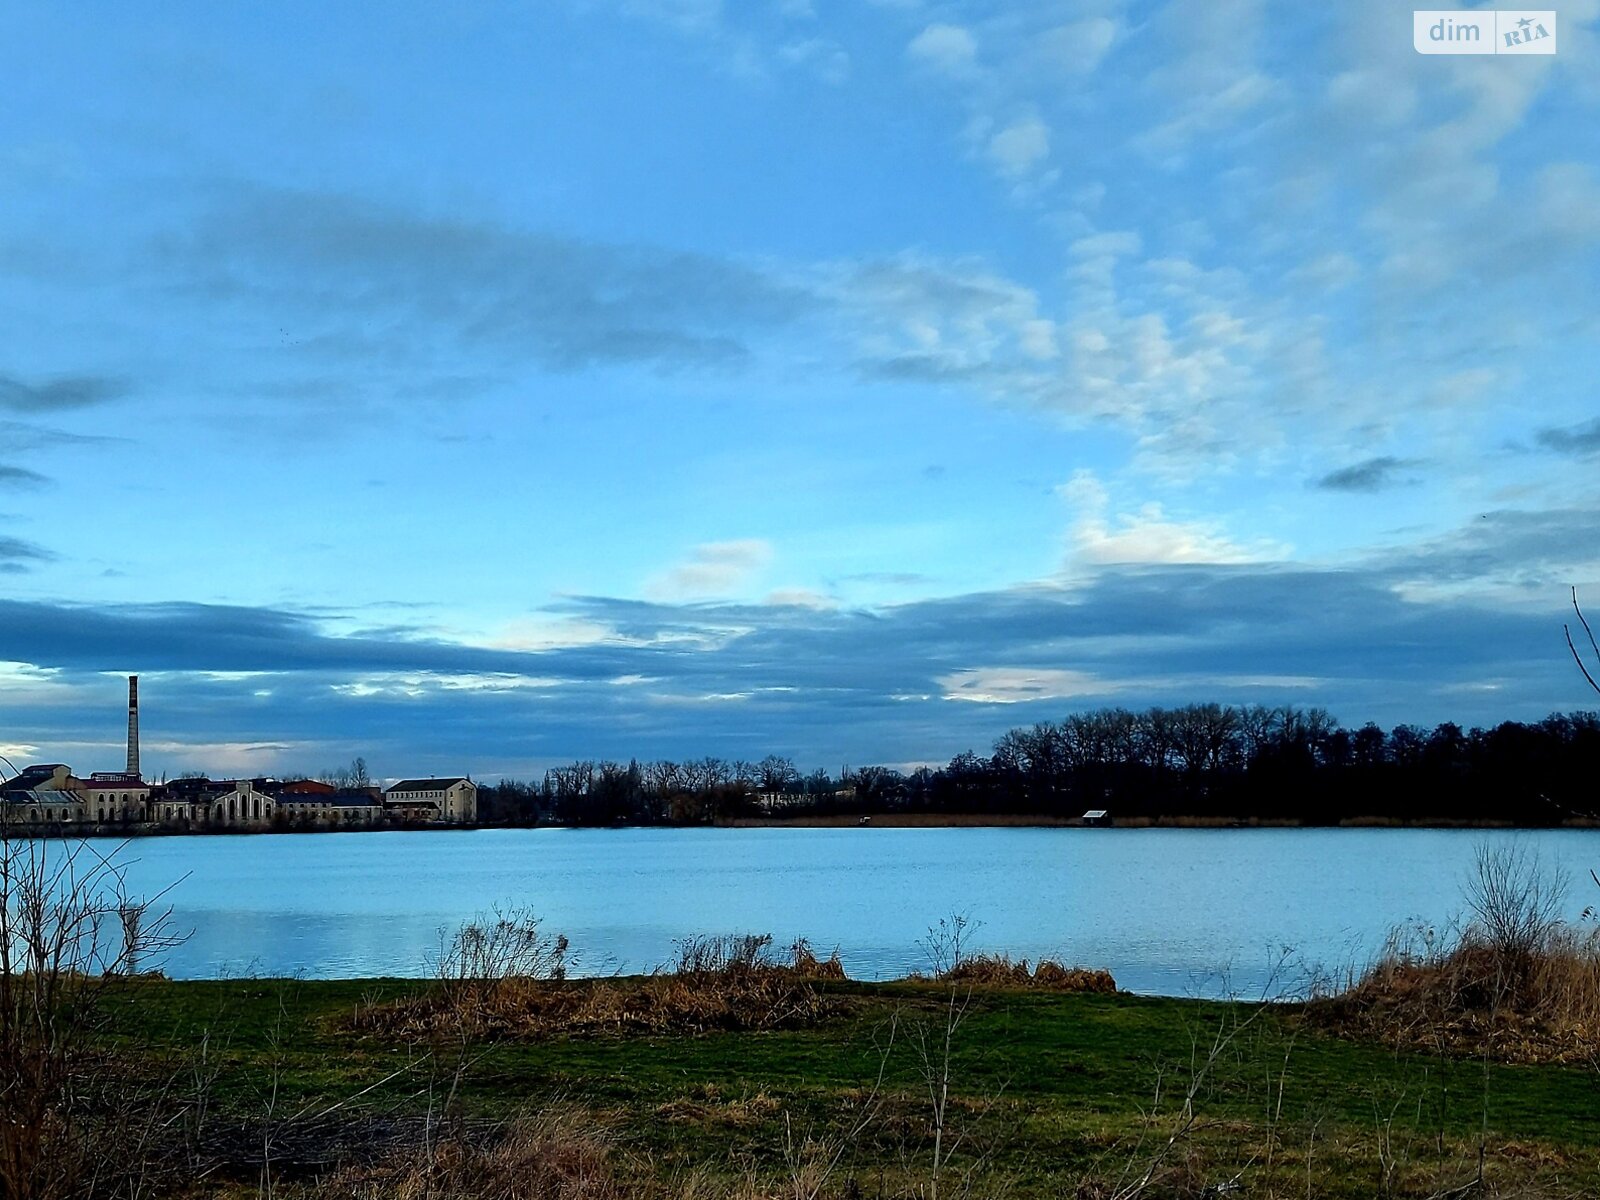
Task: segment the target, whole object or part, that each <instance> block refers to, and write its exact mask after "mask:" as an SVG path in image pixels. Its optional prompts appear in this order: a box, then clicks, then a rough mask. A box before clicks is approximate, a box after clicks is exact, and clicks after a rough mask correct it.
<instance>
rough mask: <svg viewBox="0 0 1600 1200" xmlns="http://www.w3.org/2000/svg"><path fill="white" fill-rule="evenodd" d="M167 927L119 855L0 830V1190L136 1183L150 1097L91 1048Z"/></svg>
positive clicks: (34, 1193)
mask: <svg viewBox="0 0 1600 1200" xmlns="http://www.w3.org/2000/svg"><path fill="white" fill-rule="evenodd" d="M170 924H171V915H170V911H165V910H157V909H156V908H154V906H153V904H152V902H151V901H149V900H146V899H140V898H135V897H133V896H131V895H130V894H129V892H128V888H127V879H126V866H125V865H124V864H123V863H121V862H120V861H119V859H118V857H117V854H116V852H113V853H111V854H105V853H102V852H101V851H100V850H98V849H96V848H95V847H94V845H93V844H92V843H88V842H80V843H78V844H76V845H73V844H70V843H64V842H58V841H51V840H46V839H42V838H41V839H33V838H16V837H12V836H10V834H9V831H7V830H5V829H4V828H0V1106H3V1108H4V1113H5V1119H4V1120H0V1196H5V1197H7V1198H8V1200H49V1198H52V1197H57V1196H63V1197H64V1196H75V1197H76V1196H85V1195H93V1194H95V1193H96V1192H97V1191H99V1192H109V1191H110V1190H111V1189H112V1188H113V1187H116V1188H117V1189H118V1190H120V1191H122V1192H123V1194H130V1193H132V1194H137V1193H138V1192H139V1190H140V1189H141V1188H142V1186H143V1180H142V1176H141V1172H140V1164H141V1163H142V1161H143V1159H144V1157H145V1155H144V1154H143V1153H142V1151H143V1149H144V1145H143V1142H144V1140H145V1139H147V1138H148V1136H149V1135H150V1132H151V1129H150V1116H149V1114H150V1111H151V1108H152V1101H153V1098H152V1096H151V1094H150V1091H151V1089H150V1087H149V1086H147V1084H148V1081H146V1080H144V1079H141V1078H139V1077H138V1076H137V1074H136V1073H134V1072H131V1071H129V1070H128V1069H126V1067H125V1066H124V1064H122V1063H120V1062H119V1061H118V1060H116V1059H114V1058H112V1057H111V1056H109V1055H107V1054H105V1053H104V1052H101V1051H97V1050H96V1049H95V1047H94V1046H93V1045H92V1040H93V1038H94V1035H95V1034H96V1033H97V1032H98V1031H99V1030H100V1029H101V1028H102V1026H103V1025H104V1023H105V1020H106V1012H107V1003H106V1002H107V1000H108V998H109V996H110V994H111V991H112V989H113V988H115V987H119V986H136V983H134V982H133V981H132V979H131V976H132V974H133V972H134V971H135V970H136V969H137V967H138V966H139V964H140V963H141V961H142V960H143V959H145V958H146V957H147V956H149V955H151V954H154V953H156V952H159V951H160V950H163V949H166V948H170V947H171V946H173V945H175V944H176V943H177V941H178V940H179V939H177V938H176V937H174V936H173V935H172V934H171V932H170Z"/></svg>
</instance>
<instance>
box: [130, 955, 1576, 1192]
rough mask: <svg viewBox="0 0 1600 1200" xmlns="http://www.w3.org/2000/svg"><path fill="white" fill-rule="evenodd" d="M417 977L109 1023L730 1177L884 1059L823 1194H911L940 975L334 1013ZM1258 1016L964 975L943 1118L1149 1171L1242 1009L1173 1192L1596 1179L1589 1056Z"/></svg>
mask: <svg viewBox="0 0 1600 1200" xmlns="http://www.w3.org/2000/svg"><path fill="white" fill-rule="evenodd" d="M419 986H423V985H420V984H417V983H412V982H406V981H392V980H391V981H365V982H297V981H238V982H203V983H168V982H149V983H140V984H138V985H136V986H135V987H133V988H132V989H131V990H130V991H129V993H128V994H127V995H126V997H124V998H122V999H120V1000H119V1002H118V1005H117V1007H116V1009H115V1011H114V1023H113V1027H112V1029H111V1030H110V1031H109V1032H108V1034H107V1036H108V1038H111V1039H112V1040H114V1041H116V1042H118V1043H120V1044H123V1045H125V1046H129V1047H142V1049H141V1050H140V1052H141V1053H153V1054H154V1055H155V1056H156V1057H158V1058H159V1057H163V1056H165V1057H168V1058H170V1059H181V1058H183V1057H184V1056H190V1057H192V1056H193V1055H194V1053H195V1048H196V1047H197V1046H199V1045H200V1044H201V1042H202V1039H204V1041H205V1044H206V1046H207V1055H208V1061H210V1062H212V1063H214V1064H216V1065H218V1067H219V1068H220V1070H219V1073H218V1075H217V1078H216V1082H215V1085H214V1088H213V1098H214V1101H215V1103H216V1104H217V1105H218V1106H219V1107H220V1108H221V1109H223V1110H224V1111H226V1112H228V1113H230V1114H231V1115H233V1116H234V1117H235V1118H237V1119H244V1120H249V1119H260V1118H261V1117H262V1115H263V1114H264V1112H265V1110H266V1106H267V1104H268V1098H269V1097H270V1096H272V1095H273V1084H274V1083H275V1084H276V1099H275V1100H274V1101H273V1105H274V1112H275V1113H276V1114H278V1119H281V1117H282V1114H285V1113H292V1112H300V1111H320V1110H322V1109H324V1108H326V1107H328V1106H330V1105H341V1103H342V1107H340V1108H339V1109H338V1111H339V1112H340V1113H356V1112H419V1111H423V1110H424V1108H425V1106H426V1104H427V1103H428V1096H429V1088H430V1086H431V1089H432V1097H433V1102H434V1103H435V1104H437V1103H438V1098H439V1096H440V1095H441V1094H442V1093H443V1091H444V1090H446V1089H448V1086H449V1082H450V1079H451V1077H452V1076H453V1075H454V1073H455V1069H456V1066H457V1064H458V1063H461V1062H465V1063H466V1067H465V1069H464V1071H463V1072H462V1075H461V1080H460V1088H459V1092H458V1102H459V1104H460V1106H461V1111H462V1112H463V1114H464V1115H466V1116H468V1117H471V1118H474V1119H483V1120H489V1119H500V1118H505V1117H508V1116H511V1115H513V1114H515V1113H517V1112H518V1111H522V1110H526V1109H528V1108H530V1107H536V1106H539V1105H542V1104H545V1103H548V1102H549V1101H550V1100H551V1099H552V1098H556V1097H560V1098H564V1099H565V1100H566V1101H569V1102H572V1103H576V1104H579V1105H582V1106H584V1107H586V1108H588V1109H591V1110H593V1111H594V1112H595V1113H596V1114H597V1119H599V1120H601V1121H603V1122H604V1123H605V1124H607V1125H608V1126H609V1127H611V1128H612V1129H613V1130H614V1132H615V1135H616V1137H617V1138H618V1139H619V1140H620V1144H621V1146H622V1150H623V1152H624V1154H625V1155H626V1156H627V1158H628V1161H629V1162H630V1163H632V1164H634V1169H637V1170H642V1171H646V1172H649V1173H654V1174H655V1175H656V1176H658V1177H666V1176H670V1175H672V1173H673V1172H675V1171H682V1170H686V1169H689V1168H692V1167H700V1168H704V1169H709V1170H710V1171H711V1172H712V1173H713V1174H714V1175H721V1174H726V1175H727V1176H728V1177H729V1178H730V1179H731V1178H734V1177H736V1176H737V1175H739V1174H740V1173H741V1172H742V1171H743V1170H744V1168H745V1167H746V1166H751V1167H753V1168H754V1169H755V1170H756V1171H757V1172H758V1173H765V1174H768V1175H771V1176H773V1177H774V1178H776V1177H778V1176H781V1175H782V1174H783V1172H784V1170H785V1167H784V1159H783V1144H784V1137H785V1129H786V1119H787V1128H788V1129H789V1130H790V1131H792V1132H797V1133H809V1134H811V1135H812V1136H813V1137H815V1138H819V1139H826V1138H830V1137H837V1136H839V1135H840V1134H841V1133H842V1132H843V1131H844V1130H846V1129H848V1128H849V1126H850V1125H851V1123H852V1122H853V1120H854V1115H853V1114H855V1113H856V1112H858V1111H859V1105H860V1102H861V1100H862V1098H863V1096H864V1094H865V1093H866V1091H868V1090H870V1089H871V1088H872V1086H873V1083H874V1081H875V1080H876V1079H877V1078H878V1075H879V1072H880V1068H881V1069H882V1071H883V1074H884V1086H883V1092H882V1094H883V1096H884V1105H883V1109H882V1111H881V1112H880V1113H879V1114H878V1117H877V1119H876V1120H874V1121H873V1122H872V1123H870V1124H869V1125H868V1127H867V1128H866V1129H865V1130H864V1131H863V1132H862V1133H861V1135H860V1137H859V1138H858V1139H856V1141H855V1143H854V1144H853V1145H852V1147H851V1148H850V1151H849V1153H847V1154H846V1156H845V1159H844V1166H843V1167H842V1168H841V1171H840V1173H839V1176H838V1178H837V1180H836V1181H835V1182H836V1183H837V1185H838V1186H837V1187H835V1188H834V1189H833V1190H834V1191H835V1192H841V1191H843V1190H844V1187H845V1182H844V1181H845V1178H846V1177H847V1176H848V1177H849V1178H853V1179H856V1180H857V1181H858V1183H859V1185H860V1186H861V1187H862V1189H863V1190H864V1191H865V1192H868V1193H872V1194H877V1191H879V1190H882V1191H884V1192H886V1193H895V1192H897V1191H905V1190H908V1189H910V1188H913V1187H915V1186H916V1185H917V1184H918V1181H919V1180H920V1179H921V1177H922V1173H924V1172H926V1170H927V1166H928V1162H929V1160H930V1155H931V1140H930V1136H929V1134H930V1122H929V1105H928V1101H927V1095H926V1088H925V1085H924V1082H923V1079H922V1076H921V1073H920V1070H919V1066H920V1061H921V1060H920V1059H919V1056H918V1054H917V1051H916V1040H917V1039H916V1031H917V1030H918V1029H919V1028H922V1029H925V1030H928V1031H931V1032H932V1033H933V1034H934V1036H935V1040H936V1041H937V1039H938V1037H939V1036H941V1035H942V1029H943V1023H944V1018H945V1014H946V1003H947V1000H948V994H947V993H945V992H942V991H941V990H939V989H938V988H937V987H931V986H919V985H912V984H881V985H868V984H837V985H830V990H831V991H833V992H836V993H838V994H840V995H842V996H845V997H847V998H848V1000H849V1007H848V1009H847V1011H846V1012H845V1014H844V1015H842V1016H840V1017H839V1018H837V1019H836V1020H833V1021H830V1022H828V1023H825V1024H823V1025H820V1026H817V1027H814V1028H809V1029H804V1030H798V1031H787V1032H767V1033H718V1034H711V1035H704V1036H687V1035H686V1036H676V1037H626V1036H618V1037H607V1036H598V1037H589V1038H583V1039H567V1038H551V1039H547V1040H540V1041H536V1042H524V1043H501V1044H475V1045H470V1046H467V1047H450V1046H442V1047H436V1048H433V1049H432V1052H431V1053H430V1048H429V1047H426V1046H420V1045H419V1046H401V1045H393V1044H389V1043H387V1042H385V1041H384V1040H382V1039H380V1038H377V1037H371V1036H366V1037H356V1036H353V1035H350V1034H348V1033H345V1032H342V1031H341V1029H340V1019H341V1017H342V1016H343V1015H344V1014H347V1013H349V1012H350V1011H352V1010H353V1009H354V1008H355V1006H357V1005H358V1004H362V1003H369V1002H372V1001H373V1000H375V999H385V998H392V997H395V996H398V995H401V994H403V993H405V992H406V991H407V990H409V989H413V988H416V987H419ZM961 995H962V996H965V995H966V993H964V992H963V993H961ZM1254 1011H1255V1010H1253V1009H1251V1008H1248V1007H1234V1006H1228V1005H1222V1004H1216V1003H1205V1002H1193V1001H1182V1000H1166V999H1146V998H1137V997H1129V996H1087V995H1082V996H1079V995H1057V994H1051V993H1047V992H1042V991H992V990H977V991H974V992H972V993H971V999H970V1005H969V1007H968V1010H967V1015H966V1018H965V1020H964V1022H963V1023H962V1024H961V1026H960V1028H959V1029H958V1031H957V1033H956V1035H955V1037H954V1039H953V1046H952V1054H951V1062H950V1068H951V1069H950V1076H951V1080H952V1094H953V1096H954V1097H955V1102H954V1104H953V1106H952V1109H953V1112H954V1113H955V1116H954V1117H953V1119H952V1121H951V1128H952V1131H964V1132H965V1133H966V1137H965V1140H964V1141H963V1143H962V1146H961V1149H960V1151H959V1152H958V1155H957V1159H956V1165H957V1167H958V1168H960V1167H964V1166H966V1165H969V1164H971V1163H972V1162H973V1161H974V1159H973V1156H974V1154H977V1155H980V1156H981V1159H982V1162H981V1173H980V1175H979V1176H978V1180H979V1188H978V1190H979V1191H980V1192H993V1191H998V1190H999V1189H1000V1188H1001V1186H1002V1185H1004V1187H1005V1188H1006V1189H1007V1190H1009V1191H1010V1192H1011V1193H1013V1194H1017V1195H1022V1196H1035V1195H1037V1196H1060V1195H1068V1196H1070V1195H1072V1194H1073V1193H1074V1191H1075V1189H1076V1188H1077V1187H1078V1186H1079V1184H1080V1182H1081V1181H1082V1180H1083V1179H1084V1178H1085V1177H1086V1176H1090V1175H1098V1176H1101V1177H1106V1176H1116V1175H1118V1174H1119V1173H1121V1172H1122V1171H1123V1170H1124V1168H1125V1167H1129V1166H1130V1165H1132V1166H1138V1167H1139V1168H1140V1169H1142V1166H1143V1164H1145V1163H1147V1162H1148V1161H1149V1160H1150V1158H1151V1157H1152V1155H1153V1154H1154V1152H1155V1147H1156V1146H1157V1145H1158V1144H1160V1143H1161V1142H1162V1141H1164V1140H1165V1139H1166V1138H1167V1137H1168V1135H1169V1134H1170V1133H1171V1132H1172V1130H1173V1129H1174V1128H1176V1124H1175V1122H1176V1117H1175V1113H1176V1111H1177V1109H1178V1106H1179V1103H1180V1102H1181V1099H1182V1095H1183V1092H1184V1091H1185V1089H1187V1088H1188V1087H1189V1084H1190V1079H1191V1077H1192V1076H1191V1069H1192V1066H1193V1064H1194V1063H1195V1062H1196V1061H1197V1060H1203V1059H1204V1058H1205V1056H1206V1055H1207V1053H1208V1051H1209V1050H1210V1049H1211V1047H1212V1046H1213V1045H1214V1044H1215V1043H1216V1039H1217V1038H1218V1036H1219V1034H1221V1035H1224V1036H1226V1034H1227V1031H1229V1030H1238V1031H1237V1032H1236V1033H1234V1035H1233V1036H1232V1038H1231V1040H1229V1041H1227V1043H1226V1048H1225V1050H1224V1051H1223V1052H1222V1053H1221V1054H1220V1056H1219V1057H1218V1059H1217V1061H1216V1062H1215V1063H1214V1065H1213V1066H1212V1068H1211V1069H1210V1070H1209V1071H1208V1073H1207V1075H1206V1079H1205V1083H1204V1086H1203V1087H1202V1088H1201V1089H1200V1090H1199V1092H1198V1094H1197V1097H1196V1110H1197V1113H1198V1120H1197V1122H1196V1127H1195V1128H1193V1129H1191V1130H1190V1131H1189V1133H1188V1134H1187V1135H1186V1136H1185V1137H1184V1138H1182V1139H1181V1140H1180V1142H1179V1143H1178V1144H1177V1146H1175V1148H1174V1150H1173V1152H1172V1153H1171V1155H1169V1157H1168V1159H1167V1161H1166V1165H1167V1166H1168V1167H1172V1166H1181V1170H1180V1171H1178V1176H1181V1178H1179V1177H1174V1178H1173V1179H1172V1180H1170V1181H1169V1182H1170V1184H1171V1187H1172V1188H1173V1189H1180V1185H1182V1184H1183V1183H1184V1180H1186V1179H1187V1180H1190V1181H1193V1180H1195V1179H1204V1180H1208V1181H1211V1182H1215V1181H1218V1180H1222V1179H1227V1178H1231V1177H1233V1176H1234V1175H1235V1174H1236V1173H1238V1172H1239V1171H1240V1170H1241V1169H1242V1170H1243V1172H1244V1174H1243V1176H1242V1177H1241V1178H1242V1182H1243V1184H1244V1186H1245V1187H1246V1189H1247V1191H1246V1193H1245V1194H1254V1195H1268V1194H1278V1195H1300V1196H1304V1195H1307V1194H1308V1182H1309V1185H1310V1194H1312V1195H1316V1196H1350V1197H1358V1196H1360V1197H1368V1196H1372V1195H1375V1194H1379V1188H1380V1187H1381V1186H1384V1185H1385V1180H1384V1177H1383V1174H1382V1171H1383V1165H1382V1164H1383V1162H1384V1161H1385V1159H1386V1158H1387V1160H1389V1161H1391V1162H1394V1163H1396V1164H1397V1165H1396V1166H1395V1168H1394V1170H1393V1171H1392V1172H1391V1173H1390V1175H1389V1176H1388V1178H1387V1186H1389V1187H1390V1188H1391V1191H1392V1193H1393V1194H1396V1195H1411V1194H1415V1195H1427V1194H1429V1193H1430V1192H1431V1191H1432V1190H1433V1189H1434V1187H1435V1186H1436V1185H1437V1184H1439V1183H1440V1182H1444V1181H1459V1180H1461V1179H1464V1178H1467V1177H1470V1175H1471V1174H1472V1173H1473V1171H1474V1170H1475V1164H1476V1154H1477V1147H1478V1139H1479V1138H1480V1136H1482V1138H1483V1144H1484V1147H1485V1150H1486V1155H1487V1161H1488V1172H1487V1174H1488V1178H1489V1179H1490V1180H1491V1182H1495V1181H1498V1182H1500V1183H1511V1182H1517V1183H1523V1182H1528V1183H1531V1184H1534V1185H1537V1187H1538V1188H1540V1189H1543V1190H1542V1191H1539V1192H1537V1193H1535V1194H1548V1195H1552V1196H1554V1195H1569V1194H1571V1195H1583V1194H1588V1195H1593V1194H1600V1152H1597V1150H1596V1147H1597V1146H1600V1072H1596V1071H1594V1070H1588V1069H1583V1068H1578V1067H1548V1066H1499V1065H1488V1066H1485V1064H1483V1063H1481V1062H1472V1061H1455V1060H1449V1059H1436V1058H1427V1057H1419V1056H1416V1055H1408V1054H1397V1053H1394V1052H1391V1051H1389V1050H1386V1049H1385V1048H1383V1047H1381V1046H1376V1045H1364V1044H1356V1043H1353V1042H1348V1041H1343V1040H1339V1039H1336V1038H1332V1037H1329V1036H1327V1035H1325V1034H1321V1033H1318V1032H1316V1031H1313V1030H1312V1029H1310V1028H1308V1027H1305V1026H1303V1025H1302V1023H1301V1022H1300V1021H1299V1019H1298V1014H1297V1012H1296V1010H1294V1009H1292V1008H1282V1009H1271V1010H1267V1011H1266V1012H1264V1013H1261V1014H1260V1015H1258V1016H1256V1017H1255V1018H1254V1019H1253V1020H1252V1019H1251V1015H1252V1013H1253V1012H1254ZM1241 1025H1242V1029H1241V1028H1239V1027H1240V1026H1241ZM891 1032H892V1034H893V1044H892V1047H891V1048H890V1049H889V1051H888V1052H887V1055H885V1053H884V1051H883V1049H882V1048H883V1047H884V1046H885V1044H886V1043H888V1041H889V1039H890V1035H891ZM391 1077H392V1078H391ZM385 1079H387V1080H388V1082H386V1083H382V1084H381V1086H378V1087H376V1088H374V1089H373V1090H372V1091H371V1092H368V1093H367V1094H365V1095H364V1096H361V1097H360V1098H359V1099H357V1100H354V1101H349V1100H348V1099H347V1098H348V1097H351V1096H353V1095H354V1094H355V1093H357V1092H360V1091H361V1090H362V1089H364V1088H368V1087H371V1086H372V1085H374V1084H378V1083H379V1082H380V1081H383V1080H385ZM1158 1080H1159V1081H1160V1083H1161V1088H1162V1091H1163V1093H1164V1094H1163V1097H1162V1100H1161V1103H1160V1105H1159V1107H1158V1106H1157V1103H1156V1094H1157V1084H1158ZM1152 1111H1154V1112H1155V1115H1154V1116H1153V1117H1152V1116H1151V1113H1152ZM1308 1150H1310V1151H1311V1166H1310V1172H1309V1180H1308V1173H1307V1167H1306V1162H1305V1160H1306V1156H1307V1151H1308ZM1380 1150H1382V1153H1380ZM1269 1156H1270V1158H1271V1161H1272V1164H1273V1165H1272V1166H1271V1167H1270V1168H1269V1167H1268V1165H1267V1164H1268V1158H1269ZM641 1164H642V1165H641ZM1086 1194H1089V1193H1086ZM1152 1194H1160V1193H1159V1192H1156V1193H1152ZM1167 1194H1171V1195H1178V1194H1190V1193H1184V1192H1182V1191H1181V1190H1169V1191H1168V1192H1167ZM1194 1194H1198V1193H1194Z"/></svg>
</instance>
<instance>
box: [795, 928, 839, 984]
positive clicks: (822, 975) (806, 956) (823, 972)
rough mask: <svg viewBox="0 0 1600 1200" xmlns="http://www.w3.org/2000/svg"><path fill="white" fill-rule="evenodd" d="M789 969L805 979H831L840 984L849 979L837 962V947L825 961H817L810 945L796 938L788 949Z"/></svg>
mask: <svg viewBox="0 0 1600 1200" xmlns="http://www.w3.org/2000/svg"><path fill="white" fill-rule="evenodd" d="M789 969H790V970H792V971H793V972H794V973H795V974H796V975H799V976H801V977H802V978H805V979H831V980H834V981H835V982H842V981H844V980H846V979H848V978H849V976H848V975H846V974H845V973H844V964H843V963H842V962H840V961H839V948H838V947H837V946H835V947H834V949H833V953H832V954H830V955H828V957H827V958H826V959H819V958H818V957H817V956H816V955H815V954H814V953H812V950H811V943H810V942H808V941H806V939H805V938H796V939H795V942H794V944H793V945H792V946H790V947H789Z"/></svg>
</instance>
